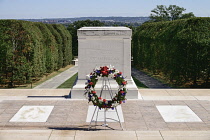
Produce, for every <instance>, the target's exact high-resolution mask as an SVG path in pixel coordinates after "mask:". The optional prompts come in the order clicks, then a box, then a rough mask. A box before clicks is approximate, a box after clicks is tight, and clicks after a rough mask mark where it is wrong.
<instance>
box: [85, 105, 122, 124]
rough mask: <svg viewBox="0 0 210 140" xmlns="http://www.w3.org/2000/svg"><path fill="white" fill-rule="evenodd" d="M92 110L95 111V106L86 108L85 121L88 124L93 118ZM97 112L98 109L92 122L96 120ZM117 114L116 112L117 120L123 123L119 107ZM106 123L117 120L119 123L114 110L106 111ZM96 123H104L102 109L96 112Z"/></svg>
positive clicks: (119, 107) (118, 107)
mask: <svg viewBox="0 0 210 140" xmlns="http://www.w3.org/2000/svg"><path fill="white" fill-rule="evenodd" d="M94 110H95V106H89V107H88V113H87V119H86V122H90V121H91V118H92V116H93V113H94ZM97 111H98V108H97V109H96V113H95V115H94V117H93V121H95V120H96V116H97ZM117 112H118V115H119V118H120V121H121V122H124V117H123V113H122V108H121V106H120V105H118V106H117ZM106 118H107V119H106V121H107V122H116V121H114V120H117V121H119V119H118V116H117V113H116V110H115V109H114V110H112V109H109V110H107V111H106ZM97 121H98V122H103V121H104V109H101V110H99V111H98V119H97Z"/></svg>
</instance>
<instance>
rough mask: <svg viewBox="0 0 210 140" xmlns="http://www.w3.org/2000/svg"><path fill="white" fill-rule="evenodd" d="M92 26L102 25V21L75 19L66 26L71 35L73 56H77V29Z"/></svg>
mask: <svg viewBox="0 0 210 140" xmlns="http://www.w3.org/2000/svg"><path fill="white" fill-rule="evenodd" d="M94 26H104V23H102V22H100V21H99V20H94V21H91V20H82V21H75V22H74V23H72V24H70V25H69V26H68V28H67V29H68V30H69V32H70V33H71V35H72V53H73V55H74V56H78V38H77V29H79V28H81V27H94Z"/></svg>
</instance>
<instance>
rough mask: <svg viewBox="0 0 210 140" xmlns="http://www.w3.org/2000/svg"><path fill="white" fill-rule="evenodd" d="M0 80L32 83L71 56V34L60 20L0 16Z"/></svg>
mask: <svg viewBox="0 0 210 140" xmlns="http://www.w3.org/2000/svg"><path fill="white" fill-rule="evenodd" d="M0 48H1V49H0V58H1V59H0V61H1V62H0V84H1V85H6V84H7V85H8V87H14V86H15V85H17V84H25V83H31V82H32V81H33V80H38V79H39V78H40V77H42V76H43V75H44V74H46V73H51V72H53V71H55V70H58V69H59V68H61V67H65V66H67V65H69V64H70V63H71V60H72V38H71V35H70V33H69V32H68V30H66V28H65V27H64V26H63V25H61V24H44V23H39V22H29V21H21V20H0Z"/></svg>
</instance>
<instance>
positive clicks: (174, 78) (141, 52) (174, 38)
mask: <svg viewBox="0 0 210 140" xmlns="http://www.w3.org/2000/svg"><path fill="white" fill-rule="evenodd" d="M209 27H210V18H189V19H182V20H175V21H166V22H153V23H145V24H143V25H142V26H139V27H138V28H137V30H136V32H135V33H134V35H133V39H132V40H133V41H132V45H133V46H132V52H133V58H134V65H135V66H136V67H138V68H140V69H147V70H149V71H150V72H152V73H154V74H158V73H162V74H163V75H164V76H165V77H166V78H168V79H169V80H170V82H171V83H173V84H176V85H182V84H185V83H191V85H193V86H197V84H198V83H200V84H202V85H203V86H204V87H209V76H210V63H209V62H210V29H209Z"/></svg>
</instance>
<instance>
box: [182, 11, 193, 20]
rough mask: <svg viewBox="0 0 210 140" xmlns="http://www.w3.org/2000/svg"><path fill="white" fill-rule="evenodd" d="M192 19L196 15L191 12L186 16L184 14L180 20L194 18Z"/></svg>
mask: <svg viewBox="0 0 210 140" xmlns="http://www.w3.org/2000/svg"><path fill="white" fill-rule="evenodd" d="M192 17H195V15H194V14H193V13H192V12H190V13H185V14H182V16H181V18H180V19H184V18H192Z"/></svg>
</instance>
